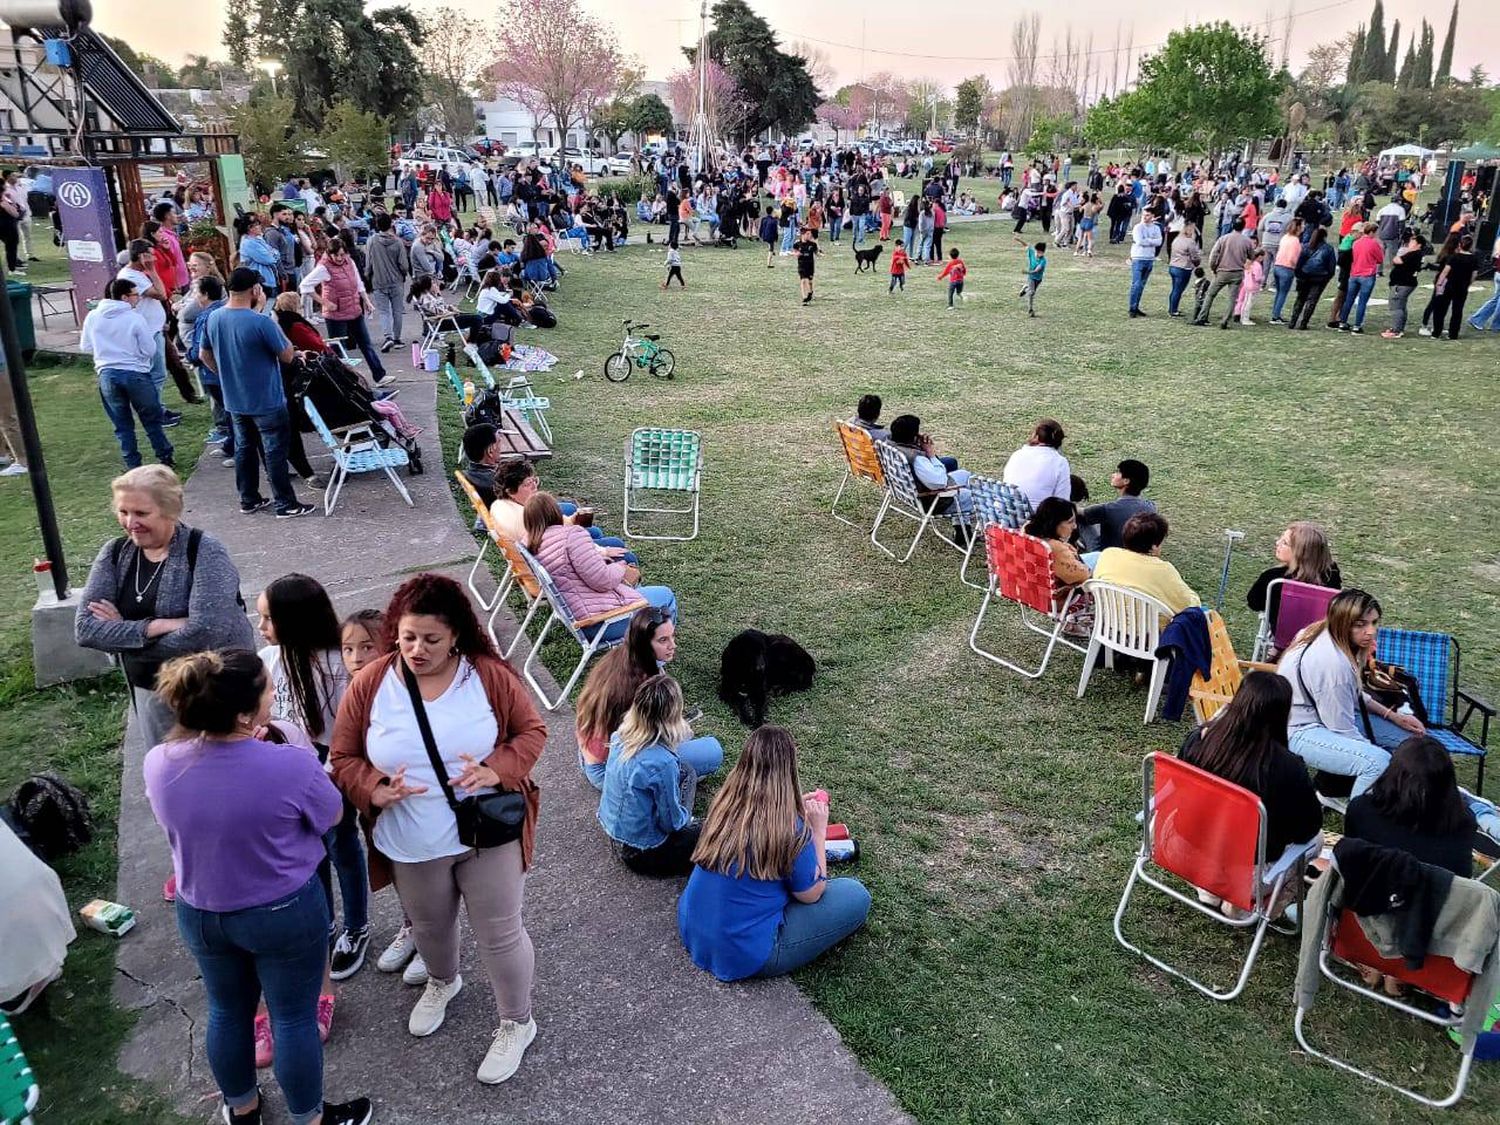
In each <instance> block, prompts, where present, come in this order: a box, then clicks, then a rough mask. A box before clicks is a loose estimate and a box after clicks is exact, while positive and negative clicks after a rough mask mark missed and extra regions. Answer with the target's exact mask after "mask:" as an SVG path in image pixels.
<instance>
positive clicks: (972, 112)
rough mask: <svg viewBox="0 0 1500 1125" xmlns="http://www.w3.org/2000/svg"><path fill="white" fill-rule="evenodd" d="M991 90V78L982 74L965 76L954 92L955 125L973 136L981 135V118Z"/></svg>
mask: <svg viewBox="0 0 1500 1125" xmlns="http://www.w3.org/2000/svg"><path fill="white" fill-rule="evenodd" d="M989 92H990V83H989V79H987V78H985V76H984V75H982V74H976V75H975V76H974V77H973V78H965V79H964V80H963V81H962V82H960V83H959V84H958V87H957V89H955V90H954V92H953V125H954V127H955V128H957V129H959V130H961V131H962V132H965V133H968V134H969V135H970V136H972V137H977V136H979V118H980V115H981V114H983V113H984V101H985V98H986V97H987V96H988V94H989Z"/></svg>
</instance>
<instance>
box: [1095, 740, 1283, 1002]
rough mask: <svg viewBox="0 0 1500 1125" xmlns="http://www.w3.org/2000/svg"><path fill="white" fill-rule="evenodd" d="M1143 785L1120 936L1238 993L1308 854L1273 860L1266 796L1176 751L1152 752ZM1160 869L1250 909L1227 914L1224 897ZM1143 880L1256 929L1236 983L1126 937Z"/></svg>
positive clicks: (1222, 996)
mask: <svg viewBox="0 0 1500 1125" xmlns="http://www.w3.org/2000/svg"><path fill="white" fill-rule="evenodd" d="M1141 788H1142V798H1143V800H1142V806H1143V808H1144V816H1143V817H1142V831H1141V850H1140V854H1139V855H1138V856H1137V857H1136V860H1135V865H1134V866H1133V867H1132V868H1131V871H1130V877H1129V878H1128V879H1127V880H1126V881H1125V893H1124V894H1123V895H1121V896H1120V905H1119V908H1118V909H1117V910H1116V911H1115V938H1116V940H1118V941H1119V943H1120V944H1121V945H1123V946H1124V947H1125V948H1126V949H1128V950H1130V951H1131V952H1132V953H1138V954H1140V955H1141V956H1142V957H1144V958H1145V959H1146V960H1147V961H1150V962H1151V964H1153V965H1155V966H1156V967H1157V968H1158V969H1162V970H1164V971H1165V972H1168V973H1171V974H1172V975H1173V976H1174V977H1180V978H1181V979H1183V980H1185V981H1187V982H1188V984H1190V985H1192V986H1193V987H1194V988H1196V989H1197V990H1198V991H1199V992H1201V993H1203V995H1205V996H1208V997H1211V998H1213V999H1214V1000H1233V999H1234V998H1235V997H1236V996H1238V995H1239V994H1240V993H1241V992H1243V991H1244V989H1245V983H1246V982H1247V981H1248V980H1249V979H1250V970H1251V969H1252V968H1254V966H1255V959H1256V957H1258V956H1259V955H1260V947H1261V943H1262V942H1263V941H1264V940H1265V936H1266V928H1267V927H1268V926H1270V924H1271V911H1272V909H1273V907H1274V905H1275V903H1276V902H1277V900H1278V899H1279V898H1280V895H1281V890H1282V887H1283V886H1284V885H1285V884H1286V882H1287V880H1288V879H1292V880H1293V881H1294V883H1295V885H1296V887H1297V893H1298V899H1299V901H1300V899H1301V888H1302V879H1301V870H1300V867H1301V864H1300V860H1301V858H1302V856H1301V855H1300V854H1296V853H1291V852H1289V854H1288V855H1287V856H1283V857H1279V858H1278V861H1277V862H1276V864H1275V866H1274V867H1273V866H1268V865H1267V863H1266V810H1265V806H1264V805H1262V804H1261V802H1260V798H1259V797H1257V796H1256V795H1255V794H1254V793H1251V792H1250V791H1249V790H1248V789H1243V788H1241V787H1240V786H1238V785H1235V784H1233V783H1232V782H1228V781H1225V780H1224V779H1223V778H1222V777H1217V776H1215V775H1214V774H1211V773H1208V772H1207V771H1206V770H1201V769H1199V768H1198V767H1197V766H1192V765H1189V764H1188V763H1186V762H1184V761H1181V760H1180V759H1177V758H1174V757H1172V756H1171V755H1170V754H1162V753H1152V754H1147V755H1146V760H1145V763H1144V765H1143V767H1142V787H1141ZM1154 870H1159V871H1162V872H1165V873H1167V874H1169V875H1173V876H1176V877H1177V878H1178V879H1181V880H1182V881H1183V882H1185V883H1188V884H1189V885H1191V886H1192V887H1193V888H1195V889H1196V890H1201V891H1205V892H1207V893H1209V894H1211V895H1213V896H1215V897H1216V898H1219V899H1222V900H1223V901H1224V902H1227V903H1230V904H1232V905H1233V906H1236V907H1238V908H1239V909H1240V910H1241V911H1244V912H1245V916H1244V917H1243V918H1228V917H1226V916H1225V915H1224V914H1223V913H1221V912H1220V910H1219V908H1218V906H1217V905H1208V904H1206V903H1203V902H1200V901H1199V900H1198V898H1197V896H1196V895H1193V894H1188V893H1184V892H1183V891H1181V890H1179V889H1178V888H1177V887H1174V886H1172V885H1171V884H1169V883H1166V882H1163V881H1162V879H1160V878H1159V877H1158V876H1157V875H1156V874H1154V873H1153V871H1154ZM1138 882H1140V883H1145V884H1146V885H1147V886H1150V887H1154V888H1155V889H1156V890H1158V891H1161V892H1162V893H1163V894H1165V895H1167V896H1169V897H1170V898H1173V899H1175V900H1176V901H1178V902H1180V903H1183V904H1185V905H1187V906H1190V907H1192V908H1193V909H1194V910H1196V911H1198V913H1200V914H1202V915H1203V916H1204V917H1205V918H1209V919H1211V920H1212V921H1214V922H1218V923H1220V924H1221V925H1225V926H1229V927H1232V928H1234V929H1238V930H1253V931H1254V937H1253V939H1252V941H1251V943H1250V951H1249V953H1248V954H1247V955H1246V957H1245V961H1244V964H1243V966H1242V967H1241V968H1240V970H1239V977H1238V979H1237V980H1236V981H1235V984H1234V987H1233V988H1231V989H1229V990H1228V991H1224V990H1222V989H1214V988H1212V987H1210V986H1209V985H1206V984H1203V983H1202V982H1201V981H1199V980H1197V979H1196V978H1195V977H1192V976H1190V975H1189V974H1188V973H1186V972H1184V971H1183V970H1181V969H1179V968H1177V967H1176V966H1175V965H1172V964H1169V963H1168V962H1166V961H1163V960H1162V959H1161V958H1159V957H1154V956H1152V955H1151V954H1150V953H1147V952H1146V951H1145V950H1143V949H1141V948H1140V947H1139V946H1136V945H1133V944H1132V943H1131V942H1130V941H1129V940H1128V939H1127V938H1126V937H1125V933H1124V929H1123V922H1124V919H1125V911H1126V910H1127V909H1128V908H1129V906H1130V896H1131V894H1132V893H1133V892H1134V891H1135V886H1136V883H1138Z"/></svg>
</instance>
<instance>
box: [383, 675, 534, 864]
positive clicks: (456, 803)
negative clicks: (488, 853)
mask: <svg viewBox="0 0 1500 1125" xmlns="http://www.w3.org/2000/svg"><path fill="white" fill-rule="evenodd" d="M401 674H402V678H403V679H405V681H406V690H407V692H408V693H409V694H410V695H411V709H412V711H413V712H414V713H415V714H416V716H417V728H418V729H419V730H420V731H421V732H422V743H423V745H425V746H426V747H427V760H428V761H430V762H431V763H432V770H433V772H434V773H435V774H437V779H438V784H439V785H441V786H442V787H443V796H444V797H446V798H447V799H448V807H449V808H450V809H452V810H453V819H454V820H456V821H457V822H458V842H459V843H460V844H462V845H463V846H464V847H466V848H477V849H480V850H483V849H485V848H499V847H504V846H505V845H506V844H509V843H511V842H512V841H514V840H519V839H520V838H521V832H522V830H523V829H524V828H525V825H526V797H525V795H524V794H522V793H518V792H516V791H515V790H513V789H501V790H500V791H499V792H498V793H485V794H483V795H482V796H479V797H469V798H466V799H465V800H462V801H460V800H459V799H458V797H457V796H455V795H454V792H453V786H452V785H451V784H450V783H449V781H448V771H447V770H446V769H444V768H443V759H442V755H440V754H439V753H438V748H437V740H436V739H434V738H433V737H432V726H431V724H430V723H428V721H427V708H426V706H425V705H424V704H423V702H422V693H421V691H419V690H418V689H417V677H416V676H414V675H412V671H411V669H410V668H408V667H407V666H406V662H405V661H404V660H403V661H402V662H401Z"/></svg>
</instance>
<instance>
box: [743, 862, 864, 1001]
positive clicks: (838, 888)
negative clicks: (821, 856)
mask: <svg viewBox="0 0 1500 1125" xmlns="http://www.w3.org/2000/svg"><path fill="white" fill-rule="evenodd" d="M869 914H870V892H869V891H867V890H865V885H864V884H863V883H861V882H860V881H859V880H858V879H830V880H828V885H827V886H826V887H824V888H823V897H822V898H820V899H818V901H817V902H797V901H796V900H793V901H791V902H789V903H787V904H786V913H785V914H784V915H782V919H781V928H780V929H778V930H777V931H776V944H775V945H773V946H771V956H770V957H768V958H767V959H766V963H765V964H764V965H762V966H761V967H760V968H759V969H758V970H757V971H756V972H755V974H754V975H755V976H758V977H779V976H783V975H785V974H787V973H790V972H791V971H792V970H794V969H800V968H801V967H802V966H803V965H806V964H808V963H809V962H811V961H813V960H815V959H816V958H818V957H820V956H822V955H823V954H824V953H826V952H827V951H828V950H830V949H832V948H833V947H834V946H835V945H837V944H838V943H839V942H841V941H843V940H844V939H845V938H846V937H848V936H849V935H850V934H852V933H853V932H854V931H855V930H857V929H859V928H860V927H861V926H863V925H864V924H865V919H866V918H867V917H869Z"/></svg>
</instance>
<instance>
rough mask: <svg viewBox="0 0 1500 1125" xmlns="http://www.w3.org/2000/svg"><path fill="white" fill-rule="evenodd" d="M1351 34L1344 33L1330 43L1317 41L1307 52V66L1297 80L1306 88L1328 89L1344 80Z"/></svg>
mask: <svg viewBox="0 0 1500 1125" xmlns="http://www.w3.org/2000/svg"><path fill="white" fill-rule="evenodd" d="M1353 39H1354V37H1353V35H1346V36H1344V37H1343V38H1342V39H1336V40H1334V41H1333V42H1332V43H1319V44H1318V45H1317V46H1316V47H1314V48H1312V50H1310V51H1308V52H1307V66H1305V67H1303V69H1302V73H1301V74H1299V75H1298V76H1297V82H1298V84H1299V85H1301V86H1302V87H1303V88H1304V89H1306V90H1314V91H1321V90H1328V89H1332V88H1333V87H1334V86H1337V85H1339V84H1340V83H1341V82H1343V81H1345V78H1346V74H1347V71H1348V67H1349V50H1350V46H1351V44H1352V42H1353Z"/></svg>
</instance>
